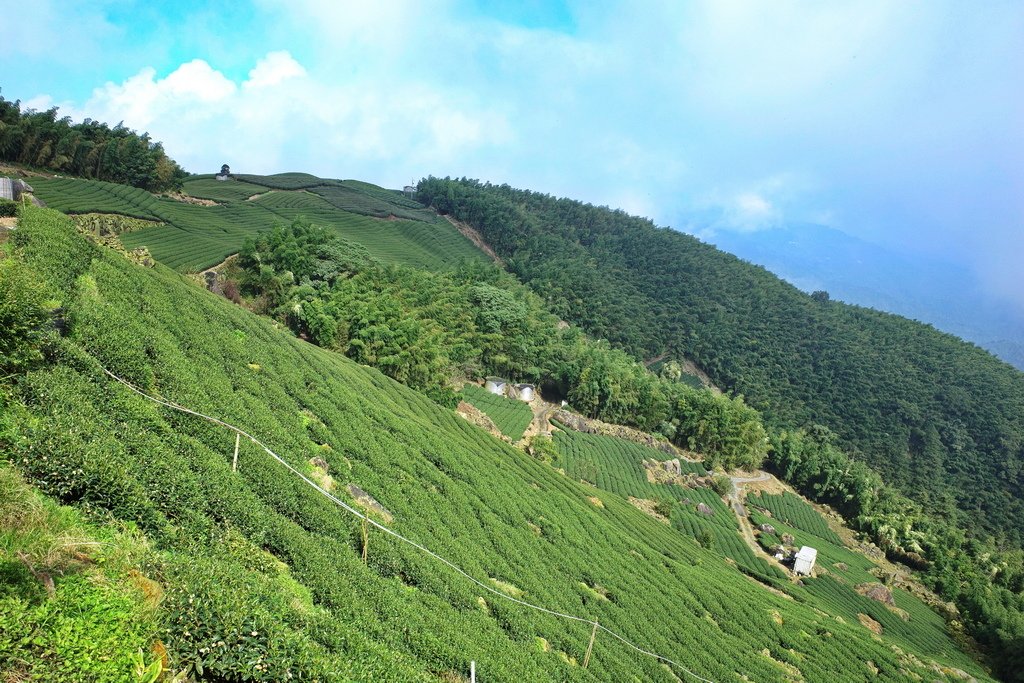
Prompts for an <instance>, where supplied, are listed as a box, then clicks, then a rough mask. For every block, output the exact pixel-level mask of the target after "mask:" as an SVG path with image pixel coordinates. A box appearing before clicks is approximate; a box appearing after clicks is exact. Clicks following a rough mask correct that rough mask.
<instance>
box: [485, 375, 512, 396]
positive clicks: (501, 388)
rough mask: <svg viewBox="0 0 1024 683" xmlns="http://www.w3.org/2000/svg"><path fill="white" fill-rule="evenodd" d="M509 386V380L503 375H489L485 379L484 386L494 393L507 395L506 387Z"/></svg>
mask: <svg viewBox="0 0 1024 683" xmlns="http://www.w3.org/2000/svg"><path fill="white" fill-rule="evenodd" d="M506 386H508V380H504V379H502V378H501V377H488V378H487V379H486V380H485V381H484V388H485V389H487V391H489V392H491V393H492V394H497V395H498V396H504V395H505V387H506Z"/></svg>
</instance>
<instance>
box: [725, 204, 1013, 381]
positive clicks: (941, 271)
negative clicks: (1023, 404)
mask: <svg viewBox="0 0 1024 683" xmlns="http://www.w3.org/2000/svg"><path fill="white" fill-rule="evenodd" d="M708 241H710V242H712V243H713V244H715V245H716V246H717V247H719V248H720V249H723V250H725V251H728V252H731V253H733V254H736V255H737V256H739V257H740V258H742V259H745V260H747V261H751V262H753V263H756V264H758V265H762V266H764V267H765V268H768V269H769V270H771V271H772V272H774V273H775V274H776V275H778V276H779V277H782V278H784V279H785V280H788V281H789V282H791V283H793V284H794V285H796V286H797V287H799V288H800V289H803V290H805V291H808V292H811V291H814V290H825V291H827V292H828V293H829V295H830V296H831V297H832V298H833V299H840V300H842V301H846V302H848V303H854V304H859V305H862V306H870V307H872V308H877V309H879V310H883V311H889V312H892V313H898V314H899V315H903V316H906V317H908V318H914V319H916V320H920V321H922V322H926V323H930V324H932V325H934V326H935V327H937V328H938V329H940V330H943V331H945V332H950V333H952V334H955V335H957V336H959V337H962V338H964V339H966V340H968V341H972V342H974V343H976V344H978V345H979V346H981V347H984V348H985V349H988V350H989V351H991V352H992V353H994V354H995V355H997V356H999V357H1000V358H1002V359H1003V360H1005V361H1007V362H1009V363H1011V364H1013V365H1014V366H1016V367H1017V368H1019V369H1021V370H1024V316H1022V315H1021V314H1019V313H1018V312H1017V311H1015V310H1014V309H1013V307H1012V306H1010V305H1008V304H1003V303H1000V302H997V301H993V300H992V299H991V297H990V296H989V295H987V294H986V293H984V291H983V290H982V288H981V285H980V283H979V282H978V280H977V278H976V277H975V276H974V275H973V274H972V273H971V272H970V271H969V270H968V269H966V268H964V267H963V266H959V265H956V264H953V263H949V262H945V261H941V260H938V259H929V258H927V257H923V256H920V255H909V254H904V253H900V252H897V251H894V250H890V249H886V248H884V247H881V246H878V245H876V244H872V243H870V242H866V241H864V240H861V239H859V238H857V237H853V236H851V235H848V234H846V233H844V232H841V231H839V230H835V229H833V228H828V227H825V226H822V225H813V224H798V225H792V226H787V227H782V228H776V229H771V230H760V231H756V232H748V233H737V232H722V233H720V234H716V235H715V236H714V237H713V238H710V239H709V240H708Z"/></svg>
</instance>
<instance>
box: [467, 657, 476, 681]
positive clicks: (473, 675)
mask: <svg viewBox="0 0 1024 683" xmlns="http://www.w3.org/2000/svg"><path fill="white" fill-rule="evenodd" d="M469 683H476V662H475V661H470V662H469Z"/></svg>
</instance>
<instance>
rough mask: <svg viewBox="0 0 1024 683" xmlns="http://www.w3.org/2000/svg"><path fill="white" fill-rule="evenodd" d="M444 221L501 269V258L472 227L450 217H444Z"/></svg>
mask: <svg viewBox="0 0 1024 683" xmlns="http://www.w3.org/2000/svg"><path fill="white" fill-rule="evenodd" d="M445 219H446V220H447V221H448V222H449V223H451V224H452V225H454V226H455V229H456V230H458V231H459V232H461V233H462V234H463V235H465V236H466V237H467V238H469V241H470V242H472V243H473V244H475V245H476V246H477V249H479V250H480V251H482V252H484V253H485V254H487V255H488V256H490V257H491V260H493V261H494V262H495V263H496V264H498V265H499V266H502V267H504V266H505V263H504V262H503V261H502V260H501V257H500V256H498V254H497V253H495V251H494V249H491V245H489V244H487V242H486V241H485V240H484V238H483V236H482V235H481V234H480V233H479V232H477V231H476V229H475V228H474V227H473V226H471V225H469V224H468V223H463V222H462V221H457V220H455V219H454V218H452V217H451V216H445Z"/></svg>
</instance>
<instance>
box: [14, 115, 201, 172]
mask: <svg viewBox="0 0 1024 683" xmlns="http://www.w3.org/2000/svg"><path fill="white" fill-rule="evenodd" d="M57 111H58V110H57V107H52V108H50V109H47V110H46V111H41V112H40V111H35V110H32V109H25V110H22V108H21V102H20V101H17V100H15V101H14V102H11V101H8V100H5V99H4V98H3V97H2V96H0V161H9V162H15V163H20V164H27V165H29V166H34V167H38V168H46V169H50V170H53V171H57V172H59V173H70V174H73V175H80V176H84V177H87V178H96V179H98V180H108V181H110V182H114V183H124V184H126V185H131V186H133V187H140V188H144V189H146V190H152V191H154V192H161V191H164V190H173V189H177V188H180V187H181V183H182V181H183V180H184V179H185V178H186V177H187V176H188V174H187V173H186V172H185V170H184V169H183V168H181V166H179V165H178V164H177V162H175V161H174V159H171V158H170V157H168V156H167V154H166V153H165V152H164V148H163V145H162V144H160V143H159V142H154V141H152V140H151V139H150V137H149V135H148V134H146V133H142V134H141V135H140V134H138V133H136V132H135V131H133V130H130V129H128V128H125V127H124V126H123V125H121V124H118V125H116V126H114V127H113V128H111V127H110V126H108V125H107V124H106V123H102V122H100V121H94V120H92V119H86V120H85V121H83V122H82V123H72V122H71V119H70V118H69V117H66V116H65V117H63V118H59V119H58V118H57Z"/></svg>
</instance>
